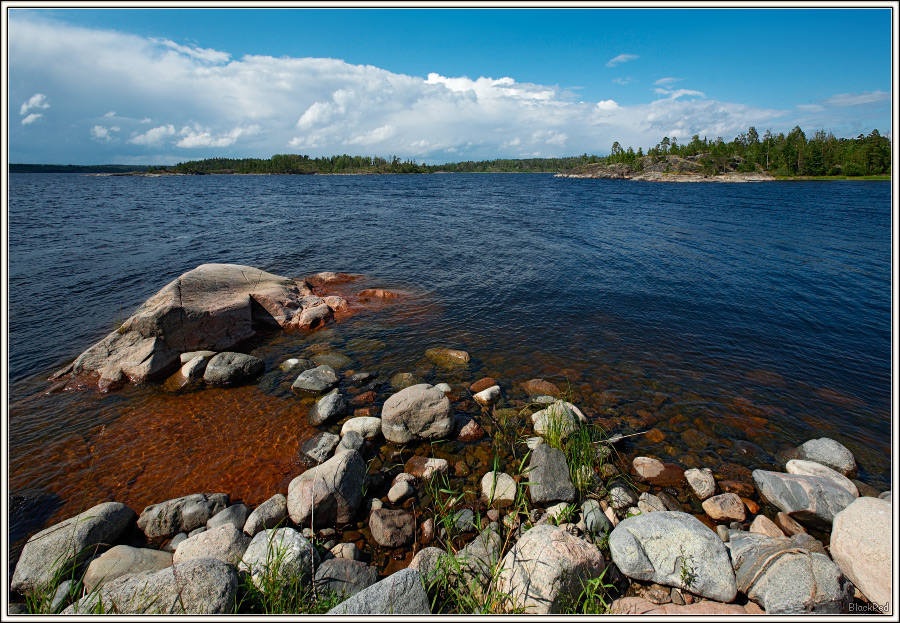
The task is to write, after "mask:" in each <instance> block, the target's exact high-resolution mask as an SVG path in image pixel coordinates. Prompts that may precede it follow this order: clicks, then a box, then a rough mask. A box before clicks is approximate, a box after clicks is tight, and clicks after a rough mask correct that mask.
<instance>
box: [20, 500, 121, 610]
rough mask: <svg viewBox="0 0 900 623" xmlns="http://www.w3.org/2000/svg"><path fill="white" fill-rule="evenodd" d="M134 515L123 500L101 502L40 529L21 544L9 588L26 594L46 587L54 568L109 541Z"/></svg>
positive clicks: (62, 567)
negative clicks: (121, 501)
mask: <svg viewBox="0 0 900 623" xmlns="http://www.w3.org/2000/svg"><path fill="white" fill-rule="evenodd" d="M134 517H135V513H134V511H133V510H131V509H130V508H128V507H127V506H125V505H124V504H121V503H119V502H104V503H102V504H98V505H97V506H94V507H93V508H90V509H88V510H86V511H84V512H83V513H80V514H78V515H76V516H75V517H70V518H69V519H66V520H65V521H62V522H60V523H58V524H55V525H53V526H50V527H49V528H46V529H45V530H41V531H40V532H38V533H37V534H35V535H34V536H32V537H31V538H30V539H28V542H27V543H25V547H24V548H22V553H21V554H20V556H19V561H18V563H17V564H16V569H15V571H14V572H13V576H12V582H11V585H10V589H11V590H12V591H14V592H17V593H22V594H28V593H32V592H34V591H36V590H41V589H43V588H45V587H47V586H48V585H49V584H50V583H51V581H52V580H53V577H54V575H55V574H56V573H57V572H60V573H65V572H66V570H68V569H70V568H71V567H72V566H73V565H75V564H77V563H80V562H83V561H85V560H87V559H88V558H90V557H91V556H92V555H94V554H95V553H96V552H97V551H98V550H100V549H101V548H103V547H104V546H108V545H111V544H112V543H113V542H114V541H115V540H116V539H117V538H119V535H121V534H122V532H124V530H125V529H126V528H127V527H128V526H129V525H130V524H131V523H132V522H133V521H134Z"/></svg>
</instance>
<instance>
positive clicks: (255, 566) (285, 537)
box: [238, 528, 319, 590]
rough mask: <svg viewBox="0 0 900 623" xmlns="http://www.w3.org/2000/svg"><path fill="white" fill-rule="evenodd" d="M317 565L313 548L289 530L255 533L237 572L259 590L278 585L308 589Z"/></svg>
mask: <svg viewBox="0 0 900 623" xmlns="http://www.w3.org/2000/svg"><path fill="white" fill-rule="evenodd" d="M318 564H319V554H318V552H317V551H316V548H315V546H314V545H313V544H312V543H311V542H310V541H309V540H307V539H306V538H304V537H303V536H302V535H301V534H300V533H299V532H297V531H296V530H294V529H293V528H278V529H276V530H264V531H262V532H259V533H257V535H256V536H255V537H253V540H252V541H251V542H250V544H249V546H248V547H247V550H246V551H245V552H244V556H243V559H242V560H241V562H240V563H239V564H238V570H240V571H246V572H247V573H249V574H250V579H251V581H252V582H253V584H254V585H256V587H257V588H259V589H260V590H267V589H268V588H269V587H272V586H275V585H279V584H287V585H290V584H293V583H299V584H301V585H304V586H305V585H308V584H309V582H310V581H311V580H312V577H313V574H314V573H315V569H316V566H318Z"/></svg>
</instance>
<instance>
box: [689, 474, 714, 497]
mask: <svg viewBox="0 0 900 623" xmlns="http://www.w3.org/2000/svg"><path fill="white" fill-rule="evenodd" d="M684 477H685V479H686V480H687V481H688V484H689V485H690V487H691V490H692V491H693V492H694V495H696V496H697V497H698V498H700V500H701V501H702V500H705V499H706V498H709V497H712V496H713V495H714V494H715V493H716V479H715V478H714V477H713V473H712V470H711V469H709V468H708V467H704V468H703V469H688V470H685V472H684Z"/></svg>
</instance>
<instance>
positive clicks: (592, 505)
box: [581, 499, 613, 534]
mask: <svg viewBox="0 0 900 623" xmlns="http://www.w3.org/2000/svg"><path fill="white" fill-rule="evenodd" d="M581 519H582V521H583V522H584V529H585V532H587V533H588V534H600V533H601V532H605V533H609V532H611V531H612V529H613V525H612V524H611V523H610V521H609V519H608V518H607V517H606V514H605V513H604V512H603V509H602V508H600V503H599V502H598V501H597V500H594V499H587V500H585V501H584V504H582V505H581Z"/></svg>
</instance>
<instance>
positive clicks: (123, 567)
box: [82, 545, 172, 593]
mask: <svg viewBox="0 0 900 623" xmlns="http://www.w3.org/2000/svg"><path fill="white" fill-rule="evenodd" d="M171 566H172V554H170V553H169V552H162V551H160V550H157V549H147V548H138V547H130V546H128V545H116V546H115V547H113V548H112V549H110V550H108V551H106V552H103V553H102V554H101V555H100V556H98V557H97V558H94V559H93V560H92V561H91V564H89V565H88V568H87V571H86V572H85V574H84V578H83V580H82V582H83V584H84V589H85V591H86V592H88V593H90V592H92V591H93V590H94V589H95V588H96V587H97V586H99V585H100V584H103V583H106V582H110V581H112V580H115V579H116V578H119V577H122V576H123V575H132V574H135V573H141V572H144V571H150V572H154V571H160V570H162V569H165V568H166V567H171Z"/></svg>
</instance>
